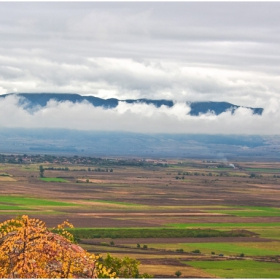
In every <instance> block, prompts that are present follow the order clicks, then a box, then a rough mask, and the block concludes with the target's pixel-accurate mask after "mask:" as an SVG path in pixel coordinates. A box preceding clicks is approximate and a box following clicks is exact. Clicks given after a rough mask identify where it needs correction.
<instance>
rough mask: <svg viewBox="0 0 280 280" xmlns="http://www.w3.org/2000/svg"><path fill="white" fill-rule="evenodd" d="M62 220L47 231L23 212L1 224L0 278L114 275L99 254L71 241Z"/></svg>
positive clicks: (39, 222)
mask: <svg viewBox="0 0 280 280" xmlns="http://www.w3.org/2000/svg"><path fill="white" fill-rule="evenodd" d="M66 226H67V227H73V225H72V224H70V223H68V222H64V223H63V224H61V225H58V226H57V228H56V229H55V230H56V232H58V234H56V233H53V232H51V231H49V230H48V229H47V227H46V225H45V223H44V222H42V221H41V220H38V219H29V217H28V216H26V215H24V216H22V217H20V218H17V219H12V220H8V221H5V222H3V223H1V224H0V278H114V277H115V273H110V269H107V268H106V267H104V266H103V265H102V264H99V263H98V256H95V255H93V254H90V253H88V252H86V251H85V250H83V249H82V248H81V247H80V246H78V245H76V244H73V243H72V242H73V241H74V237H73V235H72V234H70V233H69V232H68V231H67V230H66V229H65V227H66Z"/></svg>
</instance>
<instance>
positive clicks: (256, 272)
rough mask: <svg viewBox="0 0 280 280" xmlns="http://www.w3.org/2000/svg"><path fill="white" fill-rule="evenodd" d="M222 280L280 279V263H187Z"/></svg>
mask: <svg viewBox="0 0 280 280" xmlns="http://www.w3.org/2000/svg"><path fill="white" fill-rule="evenodd" d="M185 263H187V264H189V265H191V266H193V267H196V268H200V269H202V270H204V271H206V272H208V273H210V274H212V275H213V276H216V277H221V278H258V279H259V278H279V275H280V265H279V263H267V262H257V261H251V260H234V261H192V262H185Z"/></svg>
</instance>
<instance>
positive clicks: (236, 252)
mask: <svg viewBox="0 0 280 280" xmlns="http://www.w3.org/2000/svg"><path fill="white" fill-rule="evenodd" d="M148 246H149V248H157V249H166V250H174V251H176V250H178V249H183V250H184V252H192V251H194V250H200V252H201V253H202V254H211V253H212V252H214V253H215V254H216V255H217V254H224V255H227V256H240V254H242V253H243V254H245V256H276V255H280V242H272V243H271V242H238V243H230V242H229V243H225V242H211V243H201V242H199V243H177V244H174V243H165V244H152V243H151V244H149V243H148Z"/></svg>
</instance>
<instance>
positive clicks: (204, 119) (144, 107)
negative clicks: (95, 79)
mask: <svg viewBox="0 0 280 280" xmlns="http://www.w3.org/2000/svg"><path fill="white" fill-rule="evenodd" d="M189 112H190V107H189V106H188V105H187V104H185V103H180V102H177V103H175V105H174V106H173V107H171V108H168V107H166V106H161V107H160V108H157V107H155V106H154V105H148V104H141V103H136V104H127V103H125V102H120V103H119V105H118V106H117V107H116V108H113V109H104V108H102V107H94V106H93V105H91V104H89V103H88V102H82V103H71V102H68V101H67V102H56V101H54V100H51V101H50V102H48V104H47V106H46V107H43V108H41V107H38V108H36V109H35V110H32V111H28V110H26V109H25V106H24V100H23V99H20V98H19V97H18V96H7V97H6V98H2V99H0V128H1V127H2V128H3V127H7V128H67V129H78V130H102V131H129V132H139V133H206V134H259V135H264V134H280V122H279V120H280V102H279V100H278V99H270V100H268V101H267V104H266V106H264V112H263V114H262V115H261V116H260V115H254V114H253V112H252V111H251V110H250V109H246V108H242V107H240V108H238V109H237V110H236V111H235V113H234V114H231V112H224V113H222V114H220V115H218V116H216V115H214V114H212V113H211V112H209V113H207V114H203V115H200V116H190V115H188V113H189Z"/></svg>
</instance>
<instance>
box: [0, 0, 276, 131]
mask: <svg viewBox="0 0 280 280" xmlns="http://www.w3.org/2000/svg"><path fill="white" fill-rule="evenodd" d="M0 42H1V44H0V94H6V93H12V92H14V93H23V92H24V93H35V92H36V93H38V92H52V93H78V94H81V95H93V96H97V97H101V98H112V97H114V98H118V99H128V98H133V99H134V98H135V99H138V98H150V99H169V100H173V101H175V102H176V106H175V107H174V108H173V109H168V108H165V107H161V108H159V109H157V108H155V107H153V106H152V105H149V106H148V105H143V104H137V105H127V104H123V103H121V104H120V105H119V106H118V107H117V108H115V109H114V110H103V109H97V108H94V107H92V106H90V105H89V104H79V106H76V107H75V108H74V107H73V106H72V105H71V104H68V103H67V104H58V103H55V102H52V103H51V104H49V105H48V107H47V108H43V109H41V110H38V111H37V112H36V113H33V114H31V113H30V112H27V111H24V110H23V108H21V107H20V105H19V103H18V100H17V98H6V99H3V100H1V101H0V109H1V111H0V127H40V126H41V127H67V128H68V127H69V128H75V129H89V130H94V129H96V130H97V129H105V130H125V131H135V132H170V133H226V134H230V133H234V134H236V133H237V134H238V133H240V134H244V133H246V134H248V133H249V134H279V132H280V125H279V124H278V123H280V118H279V117H280V113H279V111H280V110H279V109H280V94H279V92H280V83H279V76H280V46H279V44H280V2H269V3H266V2H246V3H245V2H81V3H80V2H0ZM186 101H226V102H230V103H233V104H236V105H240V106H249V107H262V108H264V114H263V116H262V117H260V116H256V115H252V112H251V111H250V110H247V109H244V108H241V109H240V110H237V112H236V113H235V114H234V115H231V114H229V113H228V112H226V113H225V114H222V115H219V116H213V115H212V114H210V113H209V114H207V115H202V116H198V117H190V116H187V115H186V112H187V111H188V109H189V108H188V106H187V105H186V104H185V102H186Z"/></svg>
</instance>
